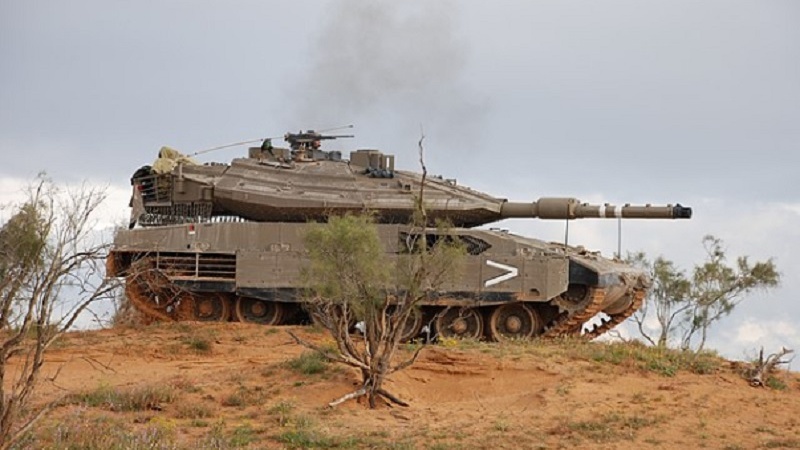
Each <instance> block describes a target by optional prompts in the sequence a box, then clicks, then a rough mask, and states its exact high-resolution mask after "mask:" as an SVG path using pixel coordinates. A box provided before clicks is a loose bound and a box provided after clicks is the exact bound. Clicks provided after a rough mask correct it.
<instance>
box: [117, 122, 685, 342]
mask: <svg viewBox="0 0 800 450" xmlns="http://www.w3.org/2000/svg"><path fill="white" fill-rule="evenodd" d="M338 137H344V136H329V135H322V134H320V133H315V132H313V131H306V132H300V133H287V134H286V135H285V137H284V138H285V140H286V142H288V143H289V146H288V147H287V148H279V147H273V145H272V142H271V140H264V141H263V143H262V145H261V146H260V147H253V148H250V149H249V151H248V156H247V157H246V158H237V159H234V160H233V161H231V162H230V163H226V164H222V163H209V164H197V163H196V162H194V161H193V160H192V159H191V158H189V157H186V156H184V155H182V154H180V153H179V152H177V151H175V150H173V149H170V148H168V147H164V148H162V149H161V151H160V152H159V157H158V159H157V160H156V161H155V162H154V163H153V164H152V165H150V166H143V167H141V168H140V169H138V170H137V171H136V172H135V173H134V175H133V177H132V178H131V184H132V186H133V195H132V198H131V203H130V206H131V208H132V214H131V221H130V227H129V229H128V230H120V231H119V232H118V233H117V234H116V236H115V240H114V247H113V250H112V251H111V252H110V253H109V257H108V264H107V266H108V267H107V272H108V275H109V276H114V277H125V278H126V293H127V296H128V298H129V299H130V301H131V302H132V304H133V305H134V306H135V307H136V308H137V309H138V310H139V311H141V312H142V313H144V314H145V315H146V316H147V317H149V318H151V319H156V320H203V321H229V320H232V321H241V322H254V323H261V324H267V325H278V324H285V323H295V322H298V321H302V320H304V319H303V308H302V302H303V295H302V290H303V285H302V281H301V271H302V269H303V267H305V266H306V265H307V259H306V258H307V252H306V250H305V248H304V235H305V233H306V232H307V230H308V227H309V222H312V221H325V220H327V218H329V217H330V216H332V215H337V214H345V213H348V212H361V211H371V212H372V213H374V214H375V216H376V221H377V225H376V226H377V228H378V233H379V236H380V238H381V241H382V243H383V244H384V248H385V251H386V254H387V256H388V257H389V258H390V259H397V258H403V257H406V255H407V254H408V252H409V249H408V245H407V244H406V242H409V237H410V235H411V234H413V233H415V231H413V229H412V228H410V227H409V226H408V225H407V224H408V223H409V222H410V219H411V215H412V213H413V211H414V198H415V195H416V194H417V193H418V192H419V187H420V183H421V182H422V175H421V174H418V173H414V172H409V171H402V170H396V169H395V160H394V156H392V155H388V154H384V153H383V152H381V151H378V150H372V149H367V150H364V149H361V150H355V151H353V152H351V153H350V155H349V159H345V158H343V157H342V155H341V153H340V152H333V151H324V150H322V149H321V142H322V141H324V140H328V139H334V138H338ZM425 204H426V209H427V213H428V217H429V219H430V220H431V224H429V225H430V226H431V227H430V228H429V229H427V230H426V234H428V239H429V240H431V239H433V240H436V239H457V240H459V241H460V242H461V243H462V244H463V246H464V248H465V249H466V253H467V254H466V256H465V263H464V270H463V271H461V274H460V275H458V277H457V278H456V279H454V280H452V281H450V282H448V283H447V284H446V285H444V286H442V288H441V290H440V291H439V292H437V293H435V294H433V295H431V296H429V298H427V299H426V300H424V301H423V302H422V304H421V308H420V311H419V314H416V315H415V316H414V317H413V320H410V321H409V323H408V325H407V329H406V330H405V337H406V338H408V339H410V338H412V337H413V336H416V335H418V333H419V332H420V330H421V329H423V326H424V325H426V324H427V325H429V326H431V328H433V329H434V330H435V332H436V333H437V334H438V335H439V336H443V337H464V338H486V339H492V340H502V339H507V338H528V337H533V336H560V335H584V336H588V337H594V336H599V335H600V334H602V333H603V332H605V331H607V330H608V329H610V328H612V327H613V326H615V325H616V324H618V323H620V322H622V321H623V320H625V319H626V318H627V317H629V316H630V315H631V314H633V313H634V312H635V311H636V310H637V309H638V308H639V307H641V304H642V302H643V300H644V297H645V295H646V292H647V289H648V288H649V287H650V279H649V278H648V275H647V274H646V273H645V272H643V271H641V270H639V269H636V268H634V267H631V266H630V265H628V264H625V263H624V262H622V261H620V260H619V259H615V258H607V257H603V256H602V255H600V254H599V253H598V252H591V251H588V250H586V249H584V248H582V247H580V246H578V247H576V246H568V245H566V244H560V243H548V242H544V241H541V240H538V239H533V238H529V237H524V236H518V235H515V234H512V233H508V232H506V231H502V230H497V229H488V230H487V229H481V228H476V227H478V226H481V225H486V224H490V223H492V222H495V221H498V220H501V219H505V218H530V219H544V220H548V219H550V220H564V221H568V220H576V219H583V218H624V219H688V218H690V217H691V215H692V210H691V208H688V207H684V206H681V205H680V204H675V205H662V206H654V205H640V206H636V205H629V204H626V205H619V206H615V205H610V204H603V205H596V204H589V203H583V202H581V201H579V200H577V199H574V198H568V197H563V198H562V197H545V198H539V199H538V200H536V201H533V202H511V201H508V200H506V199H504V198H498V197H493V196H491V195H488V194H485V193H482V192H478V191H476V190H473V189H470V188H469V187H466V186H460V185H459V184H458V183H457V182H456V181H455V180H454V179H445V178H443V177H427V179H426V181H425ZM440 219H444V220H447V221H448V222H449V223H450V224H452V227H450V228H447V229H446V231H442V230H440V229H438V228H435V227H434V226H433V225H434V223H433V222H435V221H437V220H440ZM599 313H604V314H602V315H600V316H598V314H599ZM595 316H598V318H597V319H595V320H594V321H593V323H594V325H593V326H592V327H590V328H586V327H584V324H585V323H586V322H587V321H588V320H590V319H592V318H595Z"/></svg>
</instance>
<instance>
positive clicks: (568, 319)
mask: <svg viewBox="0 0 800 450" xmlns="http://www.w3.org/2000/svg"><path fill="white" fill-rule="evenodd" d="M605 298H606V291H605V290H603V289H601V288H593V289H592V290H591V292H590V293H589V301H588V303H587V305H586V307H585V308H584V309H583V311H579V312H577V313H575V314H573V315H569V313H568V312H564V313H562V314H561V315H559V317H558V318H557V319H556V320H554V321H553V322H552V323H551V325H550V326H549V327H547V329H546V330H545V331H544V333H542V334H541V335H540V337H545V338H553V337H559V336H580V334H581V327H583V324H584V322H586V321H587V320H589V319H591V318H592V317H594V316H595V315H597V313H599V312H600V309H601V308H602V307H603V301H604V300H605Z"/></svg>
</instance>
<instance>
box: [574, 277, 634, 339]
mask: <svg viewBox="0 0 800 450" xmlns="http://www.w3.org/2000/svg"><path fill="white" fill-rule="evenodd" d="M645 295H646V292H645V291H644V290H643V289H638V290H636V292H635V293H634V296H633V301H632V302H631V305H630V306H628V308H626V309H625V311H623V312H621V313H619V314H614V315H613V316H611V318H609V319H607V320H604V321H603V322H602V323H600V324H597V325H595V326H594V328H592V329H591V330H588V331H587V332H586V333H585V334H584V336H585V337H586V338H588V339H594V338H596V337H598V336H600V335H602V334H603V333H605V332H606V331H609V330H611V329H612V328H614V327H615V326H617V325H619V324H621V323H622V322H624V321H625V320H626V319H627V318H628V317H630V316H632V315H633V313H635V312H636V311H638V310H639V308H641V307H642V304H643V303H644V297H645Z"/></svg>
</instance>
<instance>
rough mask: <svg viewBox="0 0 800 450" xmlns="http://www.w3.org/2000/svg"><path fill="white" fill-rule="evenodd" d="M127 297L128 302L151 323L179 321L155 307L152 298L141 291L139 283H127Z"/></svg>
mask: <svg viewBox="0 0 800 450" xmlns="http://www.w3.org/2000/svg"><path fill="white" fill-rule="evenodd" d="M125 295H126V297H127V298H128V301H130V302H131V304H132V305H133V307H134V308H135V309H136V310H137V311H139V312H140V313H141V314H143V315H144V316H145V317H146V318H147V319H148V320H150V321H159V320H164V321H168V322H174V321H175V320H177V319H176V318H175V317H173V316H171V315H170V314H168V313H167V311H166V310H164V311H162V310H161V309H159V308H157V307H156V306H155V305H153V302H152V300H151V299H150V298H149V297H150V296H149V295H148V294H146V293H145V292H144V290H142V289H140V288H139V286H138V285H137V283H135V282H130V281H129V282H127V283H126V286H125Z"/></svg>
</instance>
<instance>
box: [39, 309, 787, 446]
mask: <svg viewBox="0 0 800 450" xmlns="http://www.w3.org/2000/svg"><path fill="white" fill-rule="evenodd" d="M284 331H285V330H284V329H283V328H281V327H263V326H253V325H244V324H199V323H181V324H169V325H167V324H161V325H151V326H146V327H140V328H117V329H113V330H102V331H93V332H81V333H71V334H69V335H68V336H67V337H66V338H65V339H63V340H62V341H59V342H58V343H57V344H56V345H55V348H53V350H52V352H51V353H50V355H49V357H48V358H47V363H46V370H45V375H46V376H53V375H55V374H56V373H58V377H57V378H56V379H55V381H53V382H45V383H44V384H43V385H42V386H41V388H40V389H39V391H38V395H37V398H36V401H37V402H42V403H44V402H49V401H53V400H56V399H61V402H60V406H59V407H57V408H56V409H55V411H54V412H53V413H52V414H50V416H48V418H47V419H45V421H44V422H43V424H42V426H40V427H38V428H37V429H36V430H35V431H34V432H33V434H32V435H31V436H29V437H28V439H27V440H26V441H25V442H24V446H25V447H29V448H41V447H51V448H66V447H72V448H109V447H117V448H133V447H147V448H231V447H244V448H247V447H249V448H287V447H288V448H309V447H316V448H334V447H336V448H340V447H344V448H515V449H516V448H572V447H574V446H576V445H582V446H588V447H591V448H642V447H660V448H676V447H683V448H697V447H707V448H729V449H734V448H758V447H764V448H785V447H789V448H793V447H794V448H800V378H798V376H797V374H793V373H790V374H784V375H781V376H780V377H778V379H776V380H774V384H773V385H774V387H776V388H778V389H762V388H752V387H749V386H748V384H747V382H746V381H745V380H744V379H742V378H741V376H740V375H739V374H738V373H737V370H736V369H735V367H734V365H732V364H731V363H729V362H727V361H724V360H722V359H719V358H716V357H714V356H709V355H703V356H702V357H690V356H689V355H680V354H677V353H675V352H657V351H655V350H653V349H647V348H645V347H642V346H637V345H613V346H609V345H606V344H599V343H586V342H582V341H578V340H568V341H563V342H552V341H551V342H533V343H515V342H508V343H502V344H483V343H474V342H455V343H453V342H448V343H447V344H446V345H437V346H431V347H430V348H428V349H425V350H424V351H423V353H422V356H421V357H420V359H419V361H418V363H417V364H416V365H414V366H413V367H412V368H410V369H408V370H406V371H403V372H400V373H398V374H395V375H394V376H392V377H391V378H390V381H389V382H388V385H387V387H388V389H389V390H390V391H391V392H393V393H394V394H396V395H397V396H399V397H400V398H402V399H404V400H407V401H409V402H410V403H411V406H410V407H408V408H397V407H395V408H391V407H388V406H383V407H381V408H379V409H378V410H377V411H370V410H368V409H366V408H365V407H364V406H363V405H361V404H356V403H354V402H349V403H345V404H343V405H341V406H340V407H338V408H337V409H333V410H331V409H328V408H326V407H325V405H326V404H327V402H329V401H331V400H333V399H335V398H337V397H339V396H341V395H344V394H346V393H348V392H350V391H352V390H353V389H354V386H355V383H356V382H357V376H356V375H357V374H356V373H354V372H352V371H351V370H350V369H348V368H344V367H338V366H331V365H326V364H325V363H324V362H323V361H321V360H319V358H316V356H315V355H313V354H311V353H307V352H306V350H305V349H304V348H302V347H299V346H298V345H295V344H294V343H293V341H292V339H291V338H290V337H289V336H288V335H287V334H286V333H285V332H284ZM295 331H297V332H298V333H300V334H301V335H302V336H303V337H304V338H305V339H309V340H312V341H315V342H317V343H325V341H327V340H328V338H327V337H326V335H324V334H322V333H321V332H318V331H315V330H313V329H311V328H308V327H306V328H297V329H295ZM410 350H411V349H408V351H409V352H410ZM401 356H402V355H401Z"/></svg>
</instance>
